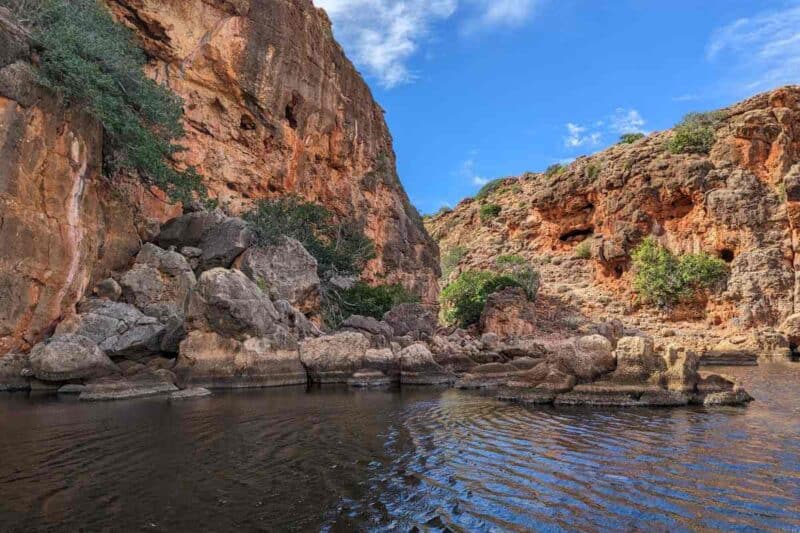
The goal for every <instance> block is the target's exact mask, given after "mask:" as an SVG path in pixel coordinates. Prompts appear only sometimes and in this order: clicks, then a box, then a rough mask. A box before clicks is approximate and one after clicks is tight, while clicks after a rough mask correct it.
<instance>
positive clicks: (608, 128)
mask: <svg viewBox="0 0 800 533" xmlns="http://www.w3.org/2000/svg"><path fill="white" fill-rule="evenodd" d="M646 123H647V122H646V121H645V119H644V118H642V114H641V113H639V111H637V110H636V109H633V108H625V107H618V108H617V109H615V110H614V113H612V114H611V115H610V116H608V117H607V118H606V119H602V120H595V121H593V122H591V126H584V125H582V124H578V123H577V122H567V124H566V125H565V127H566V128H567V135H566V136H565V137H564V146H566V147H567V148H581V147H593V146H598V145H599V144H601V143H602V142H603V139H604V138H607V137H608V136H612V137H614V138H615V139H616V138H617V137H618V136H619V135H620V134H621V133H647V131H646V130H645V129H644V125H645V124H646Z"/></svg>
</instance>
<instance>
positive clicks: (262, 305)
mask: <svg viewBox="0 0 800 533" xmlns="http://www.w3.org/2000/svg"><path fill="white" fill-rule="evenodd" d="M279 320H280V315H279V314H278V311H277V310H276V309H275V306H274V305H273V304H272V302H271V301H270V299H269V298H268V297H267V295H265V294H264V293H263V292H261V289H259V288H258V286H257V285H256V284H255V283H254V282H253V281H252V280H251V279H250V278H248V277H247V276H245V275H244V274H243V273H242V272H240V271H239V270H227V269H224V268H214V269H212V270H208V271H206V272H203V274H202V275H201V276H200V279H199V280H198V281H197V285H196V286H195V288H194V290H193V291H192V292H191V293H190V294H189V299H188V304H187V307H186V324H187V327H188V329H189V330H190V331H192V330H198V331H213V332H216V333H219V334H220V335H222V336H223V337H233V338H237V339H240V340H242V339H244V338H247V337H263V336H266V335H268V334H270V333H272V332H274V331H275V329H276V323H277V322H278V321H279Z"/></svg>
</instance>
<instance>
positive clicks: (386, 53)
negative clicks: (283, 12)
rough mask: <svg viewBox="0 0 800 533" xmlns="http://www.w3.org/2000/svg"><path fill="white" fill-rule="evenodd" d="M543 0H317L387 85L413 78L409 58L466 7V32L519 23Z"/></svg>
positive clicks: (351, 49)
mask: <svg viewBox="0 0 800 533" xmlns="http://www.w3.org/2000/svg"><path fill="white" fill-rule="evenodd" d="M540 1H541V0H314V4H315V5H316V6H317V7H321V8H323V9H325V11H327V13H328V15H329V16H330V18H331V21H332V22H333V27H334V33H335V34H336V38H337V39H338V40H339V41H340V42H341V43H342V46H344V48H345V50H346V51H347V54H348V55H349V56H350V58H351V59H352V60H353V62H354V63H355V64H356V65H358V66H359V67H360V68H363V69H364V70H365V71H366V73H367V74H368V75H370V76H373V77H375V78H377V80H378V82H379V83H380V84H381V85H382V86H383V87H385V88H391V87H395V86H397V85H400V84H402V83H408V82H410V81H413V80H414V77H415V76H414V73H413V72H412V71H411V70H410V68H409V66H408V62H409V60H410V59H411V58H412V57H413V56H414V55H415V54H417V53H418V52H420V48H421V47H422V46H423V45H424V44H425V43H426V42H427V41H428V40H429V38H430V36H431V32H432V30H433V28H434V26H435V24H436V23H437V22H442V21H444V20H447V19H450V18H451V17H452V16H453V15H454V14H455V13H456V11H457V10H462V11H463V12H464V16H463V21H462V29H463V30H464V33H472V32H474V31H476V30H479V29H481V30H483V29H486V30H489V29H493V28H500V27H503V28H507V27H515V26H520V25H522V24H524V23H525V22H526V21H527V20H529V19H530V17H531V15H533V12H534V8H535V7H536V5H537V4H538V2H540Z"/></svg>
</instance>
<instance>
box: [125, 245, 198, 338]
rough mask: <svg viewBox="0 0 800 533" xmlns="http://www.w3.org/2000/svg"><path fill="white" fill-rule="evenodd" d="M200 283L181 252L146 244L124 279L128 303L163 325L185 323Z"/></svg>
mask: <svg viewBox="0 0 800 533" xmlns="http://www.w3.org/2000/svg"><path fill="white" fill-rule="evenodd" d="M196 283H197V278H195V275H194V272H193V271H192V267H191V266H190V265H189V262H188V261H187V260H186V258H185V257H184V256H183V255H181V254H179V253H178V252H172V251H168V250H164V249H162V248H159V247H158V246H156V245H154V244H145V245H144V246H142V249H141V250H140V251H139V254H138V255H137V256H136V262H135V263H134V265H133V267H132V268H131V269H130V270H129V271H128V272H126V273H125V274H124V275H123V276H122V278H121V284H122V294H123V297H124V298H125V301H126V302H128V303H129V304H132V305H135V306H136V307H138V308H139V309H141V310H142V312H143V313H144V314H146V315H148V316H152V317H156V318H158V319H159V320H160V321H162V322H163V323H166V322H167V321H169V319H170V318H172V317H176V318H179V319H180V320H181V321H183V309H184V307H185V305H186V298H187V296H188V295H189V292H191V290H192V288H193V287H194V286H195V284H196Z"/></svg>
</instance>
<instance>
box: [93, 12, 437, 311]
mask: <svg viewBox="0 0 800 533" xmlns="http://www.w3.org/2000/svg"><path fill="white" fill-rule="evenodd" d="M108 5H109V6H110V8H111V9H112V11H113V12H114V13H115V15H116V16H117V17H118V19H119V20H120V21H123V22H124V23H126V24H128V25H129V26H131V27H132V28H134V29H135V30H136V31H137V33H138V34H139V36H140V37H141V38H142V43H143V45H144V48H145V49H146V51H147V53H148V54H149V55H150V56H152V58H153V64H152V75H153V77H154V78H156V79H157V80H159V81H161V82H164V83H166V84H167V85H169V87H170V88H171V89H172V90H173V91H174V92H176V93H177V94H179V95H180V96H181V97H183V98H184V100H185V102H186V105H185V110H186V126H187V132H188V135H187V138H186V141H185V143H184V144H185V146H186V147H187V149H188V150H187V151H186V152H184V153H183V154H182V159H183V160H184V162H186V163H188V164H191V165H194V166H196V167H197V168H198V169H199V170H200V171H201V173H202V174H203V175H204V176H206V178H207V182H206V184H207V185H208V187H209V189H210V191H211V195H212V196H214V197H216V198H219V200H220V202H221V203H222V204H223V205H226V206H228V208H229V209H230V210H232V211H233V212H237V211H239V210H241V209H242V208H243V207H245V206H247V205H248V204H249V203H250V202H251V201H252V200H254V199H258V198H264V197H269V196H274V195H279V194H286V193H292V194H298V195H300V196H303V197H305V198H307V199H309V200H313V201H317V202H320V203H322V204H324V205H326V206H328V207H329V208H331V209H332V210H334V211H335V212H336V213H337V214H338V215H339V216H342V217H347V218H351V219H353V220H355V221H358V222H360V223H363V224H365V227H366V232H367V234H368V235H369V236H370V237H372V238H373V240H374V241H375V243H376V245H377V251H378V254H377V255H378V257H377V259H376V260H375V261H373V262H372V263H371V264H370V265H369V267H368V269H367V273H366V276H367V278H368V279H370V280H373V281H381V282H402V283H404V284H405V285H406V286H408V287H410V288H412V289H414V290H415V291H417V292H418V293H420V294H421V295H423V297H424V298H425V299H426V300H429V301H430V300H434V299H435V297H436V292H437V286H436V277H437V269H438V259H437V250H436V246H435V244H433V242H432V241H431V240H430V239H429V237H428V236H427V235H426V233H425V230H424V228H423V226H422V221H421V220H420V218H419V216H418V214H417V213H416V211H415V209H414V208H413V207H412V206H411V204H410V203H409V201H408V197H407V196H406V194H405V192H404V191H403V188H402V186H401V185H400V182H399V180H398V178H397V174H396V171H395V156H394V152H393V149H392V139H391V136H390V134H389V131H388V128H387V127H386V123H385V121H384V118H383V111H382V109H381V108H380V107H379V106H378V105H377V104H376V103H375V101H374V100H373V98H372V95H371V93H370V90H369V88H368V87H367V85H366V83H365V82H364V81H363V79H362V78H361V76H360V75H359V74H358V72H357V71H356V70H355V69H354V67H353V65H352V64H351V63H350V61H349V60H348V59H347V58H346V57H345V55H344V52H343V51H342V49H341V47H340V46H339V45H338V44H337V43H336V41H335V40H334V39H333V36H332V32H331V24H330V21H329V20H328V18H327V16H326V14H325V12H324V11H323V10H320V9H316V8H315V7H314V6H313V4H312V2H311V0H249V1H248V0H235V1H227V0H180V1H171V2H162V1H158V0H109V1H108Z"/></svg>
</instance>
